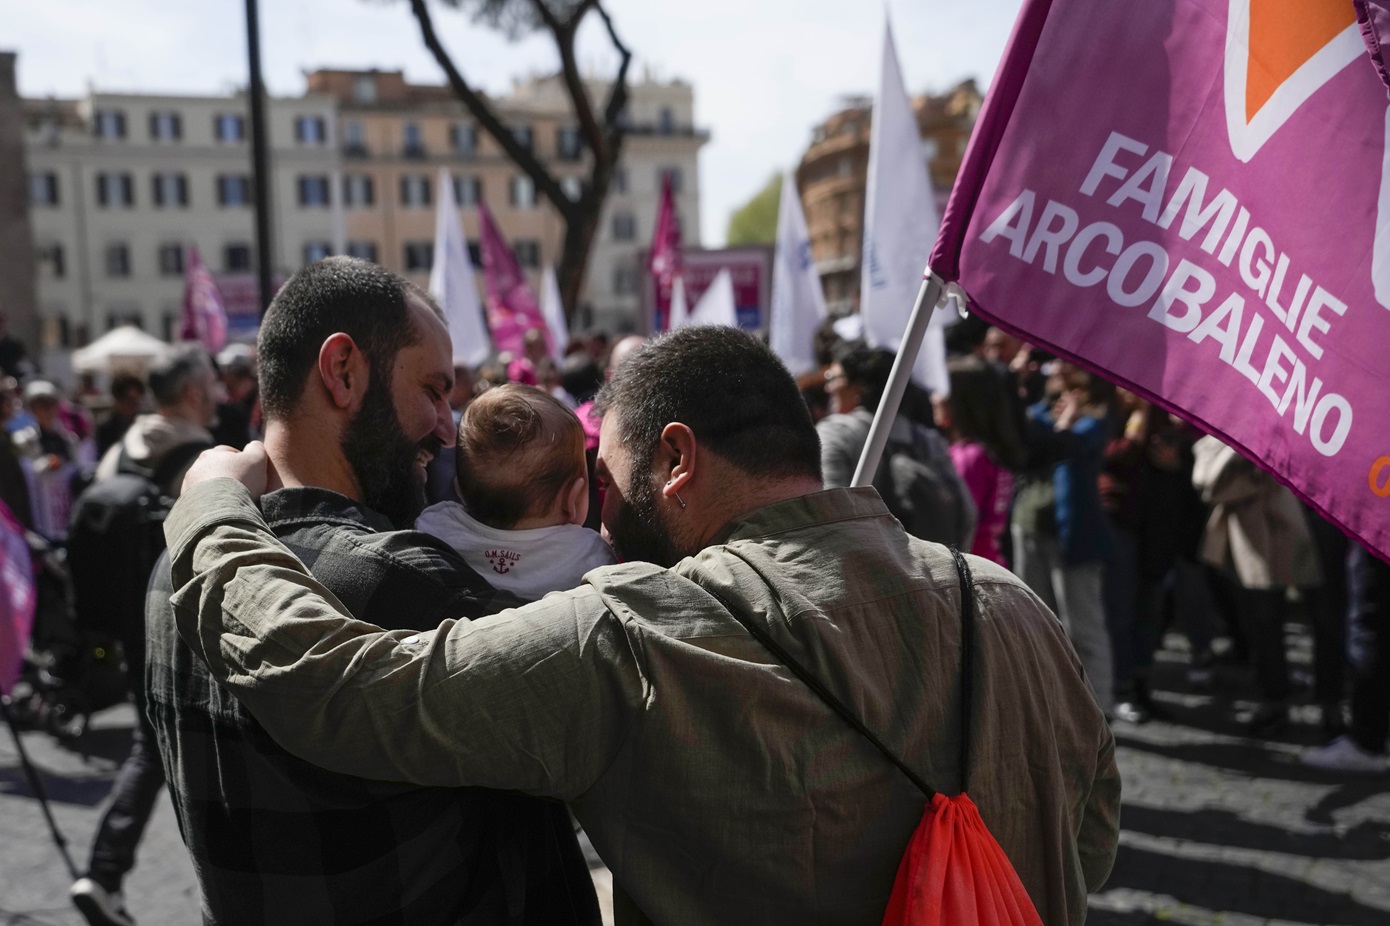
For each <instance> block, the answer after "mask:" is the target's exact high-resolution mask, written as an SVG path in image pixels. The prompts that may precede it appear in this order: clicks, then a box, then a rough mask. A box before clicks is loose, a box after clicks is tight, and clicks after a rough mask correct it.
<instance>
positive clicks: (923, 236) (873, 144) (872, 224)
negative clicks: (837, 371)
mask: <svg viewBox="0 0 1390 926" xmlns="http://www.w3.org/2000/svg"><path fill="white" fill-rule="evenodd" d="M940 226H941V216H939V215H938V214H937V211H936V201H935V199H933V197H932V190H931V178H930V177H929V176H928V174H927V165H926V161H925V159H924V157H923V154H922V137H921V135H920V134H919V133H918V131H917V118H916V116H914V115H913V112H912V104H911V102H909V100H908V98H907V90H906V89H904V87H903V78H902V72H901V71H900V70H899V69H898V55H897V52H896V51H894V49H893V29H892V26H891V24H887V23H885V24H884V28H883V72H882V75H881V79H880V81H879V87H878V96H877V97H875V98H874V113H873V128H872V130H871V132H870V135H869V181H868V189H867V190H866V191H865V198H864V258H863V261H862V262H861V263H862V266H863V271H862V274H863V277H862V281H861V283H860V290H859V293H860V296H859V311H860V312H861V313H862V314H863V316H864V330H865V335H866V337H867V338H868V341H869V343H870V344H872V345H873V346H875V347H886V348H891V349H893V350H897V348H898V345H899V344H900V343H901V342H902V339H903V335H904V334H905V333H906V332H907V322H908V318H910V317H911V315H912V306H913V304H914V303H915V302H916V301H917V292H918V290H919V289H920V288H921V286H922V271H923V270H924V269H925V268H926V266H927V258H928V257H929V256H930V254H931V249H932V244H933V243H934V242H935V241H936V233H937V232H938V231H939V230H940ZM947 315H948V313H946V312H945V311H939V312H935V313H934V314H933V315H932V319H931V326H930V327H929V328H928V329H927V334H926V337H925V338H924V339H923V340H922V349H921V351H920V352H919V353H918V354H917V363H916V365H915V366H914V367H913V369H912V378H913V379H915V380H917V382H918V383H919V384H920V385H923V386H925V387H927V388H928V389H930V390H931V391H932V392H935V393H939V394H941V395H947V394H949V393H950V389H951V385H950V379H949V378H948V377H947V375H946V338H945V333H944V329H945V327H946V320H947Z"/></svg>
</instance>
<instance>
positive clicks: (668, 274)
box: [647, 174, 685, 331]
mask: <svg viewBox="0 0 1390 926" xmlns="http://www.w3.org/2000/svg"><path fill="white" fill-rule="evenodd" d="M647 267H648V269H649V270H651V273H652V278H653V279H654V280H655V281H656V319H655V324H656V328H655V330H657V331H665V330H666V329H667V328H668V327H669V326H670V315H671V291H672V287H673V286H675V284H676V277H678V276H680V275H681V273H682V271H683V270H684V269H685V261H684V259H683V258H682V257H681V225H680V219H679V218H678V217H677V215H676V197H675V194H674V193H672V192H671V177H670V175H669V174H668V175H666V176H665V177H663V178H662V181H661V206H660V207H659V208H658V209H657V213H656V229H655V230H654V231H653V232H652V251H651V255H650V256H649V257H648V259H647Z"/></svg>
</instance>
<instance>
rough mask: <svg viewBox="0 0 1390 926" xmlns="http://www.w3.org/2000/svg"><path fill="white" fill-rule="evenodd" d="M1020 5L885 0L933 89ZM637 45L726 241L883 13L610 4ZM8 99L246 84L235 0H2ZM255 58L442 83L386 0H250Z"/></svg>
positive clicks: (847, 85)
mask: <svg viewBox="0 0 1390 926" xmlns="http://www.w3.org/2000/svg"><path fill="white" fill-rule="evenodd" d="M1020 2H1021V0H937V2H933V3H930V4H923V3H920V2H917V0H892V2H891V3H890V4H889V7H890V9H891V13H892V16H893V29H894V34H895V37H896V38H897V42H898V56H899V58H900V59H901V61H902V64H903V69H904V72H905V77H906V80H907V82H908V89H909V90H910V91H911V92H914V93H917V92H921V91H924V90H934V91H935V90H943V89H946V88H947V87H949V86H951V85H952V84H954V83H955V82H956V81H958V80H961V79H964V78H966V77H975V78H977V79H978V80H979V81H980V85H981V87H984V86H986V85H988V83H989V81H990V79H991V78H992V77H993V73H994V69H995V67H996V66H997V64H998V60H999V56H1000V54H1001V53H1002V51H1003V47H1004V44H1005V41H1006V40H1007V38H1008V34H1009V32H1010V30H1011V29H1012V25H1013V20H1014V17H1015V16H1016V15H1017V12H1018V7H1019V4H1020ZM608 5H609V8H610V10H611V12H612V15H613V19H614V22H615V23H616V26H617V29H618V31H619V34H620V35H621V37H622V38H623V40H624V42H625V43H626V44H627V45H628V47H629V48H631V49H632V51H633V53H634V59H635V60H634V69H633V72H632V74H633V76H634V77H640V76H641V74H642V73H643V68H644V67H646V66H650V67H652V68H653V69H654V70H655V72H656V73H657V74H658V75H660V76H662V77H681V78H684V79H686V80H688V81H690V82H691V84H692V85H693V86H694V88H695V105H696V119H697V122H698V123H699V124H700V125H701V126H702V127H705V128H708V129H710V131H711V134H712V139H711V142H710V144H709V145H708V146H706V148H705V149H704V153H703V155H702V158H701V177H700V181H701V193H702V198H703V203H702V216H701V218H702V221H701V225H702V227H703V232H704V238H705V243H706V244H717V243H719V242H720V241H722V240H723V236H724V228H725V225H726V224H727V222H728V216H729V213H730V212H731V211H732V210H733V209H735V208H737V207H738V206H739V205H740V204H742V202H744V201H745V200H746V199H747V198H748V197H749V196H751V195H752V194H753V193H754V192H756V191H757V190H758V189H759V188H760V187H761V186H762V184H763V182H764V181H765V180H766V179H767V177H768V176H769V175H770V174H772V173H773V172H774V171H780V170H785V169H788V168H790V167H792V166H794V165H795V164H796V162H797V161H798V160H799V158H800V156H801V153H802V152H803V151H804V150H805V148H806V145H807V144H808V143H809V141H810V133H811V129H812V127H813V126H814V125H815V124H816V123H818V122H820V121H821V120H823V119H824V118H825V117H826V116H827V115H829V114H830V113H831V112H833V111H834V110H835V108H836V107H837V105H838V103H839V101H840V99H841V98H842V97H843V96H845V95H847V94H854V93H860V94H868V93H871V92H872V91H873V84H874V80H875V75H876V74H877V70H878V60H877V56H878V40H879V35H880V30H881V29H882V28H883V13H882V7H880V6H879V5H877V4H869V3H862V2H852V0H702V2H700V3H688V2H675V0H609V4H608ZM6 6H7V10H6V27H7V28H6V36H7V38H8V39H9V42H10V43H13V44H12V45H10V46H9V47H16V48H17V50H18V51H19V53H20V55H19V85H20V91H21V92H22V93H24V94H25V95H27V96H44V95H48V94H50V93H51V94H55V95H58V96H76V95H79V94H81V93H83V92H85V90H86V88H87V86H88V84H89V83H92V84H95V85H96V86H97V87H98V88H100V89H109V90H134V91H146V92H161V91H162V92H177V93H221V92H226V91H227V90H228V89H229V88H231V87H233V86H237V85H243V84H245V82H246V42H245V31H246V26H245V20H244V5H243V3H242V2H240V0H199V2H197V3H191V4H177V5H175V4H170V3H168V2H161V0H123V2H119V3H111V2H102V0H66V2H62V3H10V4H6ZM434 13H435V17H434V19H435V24H436V27H437V28H438V30H439V33H440V35H441V38H442V40H443V41H444V43H445V45H446V47H448V48H449V50H450V51H451V52H452V53H453V55H454V57H455V61H456V62H457V63H458V64H459V67H460V69H461V70H463V72H464V73H465V74H466V75H468V77H469V78H470V80H473V81H474V82H476V83H477V84H479V85H480V86H482V87H483V88H485V89H487V90H489V91H490V92H493V93H501V92H504V91H506V90H507V88H508V87H510V86H511V83H512V81H513V80H514V79H516V78H519V77H525V76H526V75H528V74H531V73H537V72H542V71H546V70H553V69H554V68H555V66H556V61H557V59H556V56H555V53H554V51H553V50H552V49H551V48H550V47H549V46H548V45H547V44H546V43H545V42H544V41H543V40H542V39H540V38H539V37H534V38H529V39H525V40H523V41H520V42H515V43H509V42H507V41H506V40H505V39H504V38H503V37H502V36H500V35H499V34H497V33H494V32H492V31H489V30H486V29H483V28H480V27H477V26H474V25H472V24H471V23H470V22H469V21H468V19H467V17H466V16H464V15H462V14H460V13H459V12H457V11H455V10H452V9H447V8H444V7H440V6H438V5H435V7H434ZM260 15H261V58H262V66H263V68H264V71H265V75H266V85H267V87H268V88H269V90H270V91H271V92H272V93H274V94H277V95H282V94H284V95H288V94H297V93H300V92H302V90H303V86H304V82H303V77H302V74H303V72H304V71H306V70H312V69H314V68H316V67H348V68H358V67H380V68H383V69H396V68H401V69H404V70H405V72H406V74H407V76H408V77H409V78H410V79H411V80H414V81H419V82H442V81H443V75H442V74H441V73H440V71H439V68H438V66H437V65H436V64H435V63H434V60H433V58H432V57H431V56H430V54H429V52H428V51H427V50H426V49H425V48H424V45H423V43H422V42H421V41H420V35H419V30H418V28H417V27H416V23H415V20H414V18H413V17H412V16H411V15H410V10H409V7H408V6H407V5H406V4H405V3H403V2H399V0H398V2H391V0H274V2H269V0H263V2H262V3H261V5H260ZM580 61H581V62H582V63H583V65H584V66H585V67H597V68H600V69H601V70H606V71H610V72H611V68H612V66H613V61H614V59H613V56H612V54H611V51H610V50H609V46H608V42H607V38H606V36H605V35H604V34H603V30H602V28H601V27H599V26H598V24H597V23H596V22H595V23H591V24H589V25H587V26H586V28H585V30H584V31H583V33H582V34H581V42H580Z"/></svg>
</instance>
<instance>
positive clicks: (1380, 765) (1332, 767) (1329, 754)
mask: <svg viewBox="0 0 1390 926" xmlns="http://www.w3.org/2000/svg"><path fill="white" fill-rule="evenodd" d="M1300 758H1301V759H1302V760H1303V764H1304V765H1308V766H1311V767H1313V768H1320V769H1324V770H1326V771H1329V772H1351V773H1353V774H1358V775H1380V774H1384V773H1385V772H1387V771H1390V760H1387V757H1386V756H1384V755H1376V754H1375V753H1371V752H1367V751H1366V750H1364V749H1362V748H1361V747H1360V746H1358V745H1357V743H1356V741H1355V740H1353V739H1352V738H1351V737H1350V736H1339V737H1337V738H1336V739H1335V740H1333V741H1332V742H1330V743H1328V744H1327V745H1326V746H1318V747H1316V748H1313V749H1305V750H1304V751H1303V754H1302V755H1301V756H1300Z"/></svg>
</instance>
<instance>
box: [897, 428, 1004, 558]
mask: <svg viewBox="0 0 1390 926" xmlns="http://www.w3.org/2000/svg"><path fill="white" fill-rule="evenodd" d="M912 438H913V439H912V442H911V443H907V442H905V441H895V440H891V439H890V440H889V441H888V444H887V446H885V447H884V448H883V460H882V462H880V463H879V465H878V472H877V473H875V474H874V483H873V485H874V488H875V489H877V490H878V494H879V495H880V496H881V497H882V498H883V503H884V504H885V505H886V506H888V510H889V512H891V513H892V515H893V517H895V518H897V519H898V521H899V522H901V523H902V526H903V529H904V530H905V531H907V532H908V533H909V534H911V535H912V536H914V537H917V538H919V539H921V540H929V541H932V542H933V543H944V544H946V545H947V546H957V547H966V548H968V547H969V544H970V541H971V538H973V537H974V536H975V525H976V521H977V520H978V512H977V511H976V510H975V501H974V499H972V498H971V497H970V493H969V491H968V490H967V489H966V488H965V485H964V483H962V482H961V479H960V476H959V475H957V474H956V470H955V466H954V464H952V462H951V458H950V456H948V455H946V454H939V453H934V452H933V450H932V448H931V447H930V445H929V444H928V443H927V441H926V440H925V439H924V438H923V436H922V434H921V432H920V431H919V430H918V429H917V427H916V426H915V425H914V426H913V428H912Z"/></svg>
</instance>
